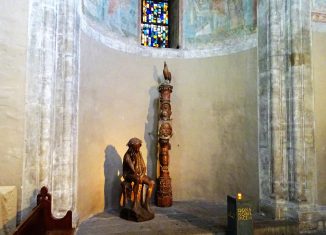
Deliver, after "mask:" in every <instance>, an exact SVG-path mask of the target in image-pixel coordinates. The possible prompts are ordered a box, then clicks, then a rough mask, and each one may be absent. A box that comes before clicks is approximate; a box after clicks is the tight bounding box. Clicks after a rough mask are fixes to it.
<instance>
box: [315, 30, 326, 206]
mask: <svg viewBox="0 0 326 235" xmlns="http://www.w3.org/2000/svg"><path fill="white" fill-rule="evenodd" d="M312 36H313V37H312V40H313V41H312V62H313V76H314V92H315V120H316V121H315V122H316V123H315V126H316V129H315V141H316V157H317V190H318V204H321V205H326V196H325V195H326V184H325V182H326V167H325V166H326V144H325V140H326V108H325V104H326V93H325V91H326V79H325V78H326V66H325V65H326V45H325V41H326V32H313V35H312Z"/></svg>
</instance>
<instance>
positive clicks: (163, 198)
mask: <svg viewBox="0 0 326 235" xmlns="http://www.w3.org/2000/svg"><path fill="white" fill-rule="evenodd" d="M164 77H165V78H166V76H164ZM170 78H171V74H170ZM166 79H167V78H166ZM169 81H170V80H165V81H164V82H163V83H162V84H161V85H160V86H159V92H160V120H159V136H158V142H159V161H160V176H159V178H158V184H157V189H158V190H157V205H158V206H161V207H169V206H172V186H171V178H170V174H169V158H170V156H169V150H170V149H171V145H170V142H169V140H170V138H171V137H172V125H171V118H170V117H171V114H172V112H171V104H170V95H171V93H172V89H173V86H171V85H170V84H169V83H170V82H169Z"/></svg>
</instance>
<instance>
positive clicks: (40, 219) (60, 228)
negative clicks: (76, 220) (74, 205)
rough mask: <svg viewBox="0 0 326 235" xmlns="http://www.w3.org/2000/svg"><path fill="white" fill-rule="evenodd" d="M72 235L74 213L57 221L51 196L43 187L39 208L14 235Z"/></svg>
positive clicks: (38, 201)
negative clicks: (52, 207)
mask: <svg viewBox="0 0 326 235" xmlns="http://www.w3.org/2000/svg"><path fill="white" fill-rule="evenodd" d="M46 234H47V235H50V234H60V235H70V234H74V229H73V228H72V212H71V211H68V212H67V213H66V215H65V216H64V217H63V218H61V219H57V218H54V217H53V215H52V213H51V194H49V193H48V189H47V188H46V187H42V188H41V191H40V193H39V194H38V195H37V206H36V207H35V208H34V209H33V210H32V212H31V213H30V214H29V216H28V217H27V218H26V219H25V220H24V221H23V222H22V223H21V224H20V225H19V226H18V227H17V228H16V230H15V232H14V235H46Z"/></svg>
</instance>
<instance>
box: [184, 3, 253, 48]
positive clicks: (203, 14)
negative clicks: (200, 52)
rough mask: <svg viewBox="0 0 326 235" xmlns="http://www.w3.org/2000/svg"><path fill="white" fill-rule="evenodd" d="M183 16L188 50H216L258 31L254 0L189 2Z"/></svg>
mask: <svg viewBox="0 0 326 235" xmlns="http://www.w3.org/2000/svg"><path fill="white" fill-rule="evenodd" d="M182 15H183V18H182V19H183V37H184V46H185V48H202V47H212V46H214V44H217V43H219V42H221V41H223V40H226V39H229V38H234V37H243V36H244V35H249V34H251V33H253V32H254V31H255V29H256V1H254V0H236V1H223V0H222V1H221V0H206V1H199V0H188V1H184V8H183V14H182Z"/></svg>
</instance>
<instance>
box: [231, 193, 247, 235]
mask: <svg viewBox="0 0 326 235" xmlns="http://www.w3.org/2000/svg"><path fill="white" fill-rule="evenodd" d="M227 217H228V231H227V234H228V235H252V234H253V223H252V204H251V201H249V200H247V199H244V198H241V199H238V198H237V197H235V196H227Z"/></svg>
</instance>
